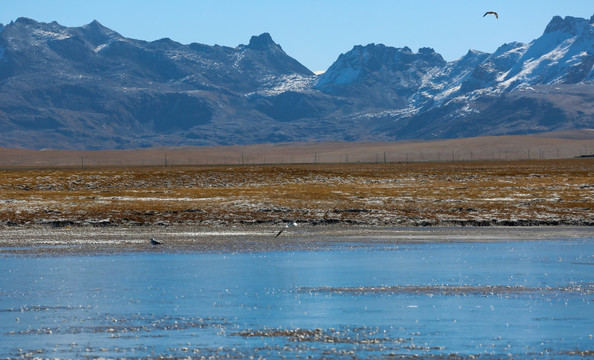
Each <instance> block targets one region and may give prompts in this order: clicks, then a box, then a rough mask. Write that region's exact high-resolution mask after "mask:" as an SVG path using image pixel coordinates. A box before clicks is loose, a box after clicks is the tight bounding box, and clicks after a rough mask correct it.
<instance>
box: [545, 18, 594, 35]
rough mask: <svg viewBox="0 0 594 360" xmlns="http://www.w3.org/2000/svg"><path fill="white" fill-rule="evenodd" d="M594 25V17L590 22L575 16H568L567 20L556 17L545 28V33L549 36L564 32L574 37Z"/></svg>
mask: <svg viewBox="0 0 594 360" xmlns="http://www.w3.org/2000/svg"><path fill="white" fill-rule="evenodd" d="M593 23H594V15H593V16H592V17H591V18H590V20H586V19H583V18H577V17H573V16H566V17H565V18H562V17H561V16H559V15H556V16H554V17H553V19H551V21H550V22H549V24H548V25H547V27H546V28H545V31H544V33H545V34H548V33H553V32H556V31H562V32H566V33H569V34H572V35H578V34H579V33H580V32H581V31H582V30H583V29H584V27H585V26H586V25H588V26H590V25H591V24H593Z"/></svg>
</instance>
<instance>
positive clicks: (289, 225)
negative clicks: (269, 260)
mask: <svg viewBox="0 0 594 360" xmlns="http://www.w3.org/2000/svg"><path fill="white" fill-rule="evenodd" d="M291 226H297V223H296V222H292V223H290V224H287V225H285V227H284V228H282V229H281V230H280V231H279V232H278V233H277V234H276V235H275V236H274V237H275V238H277V237H278V236H279V235H280V234H282V232H283V231H285V230H286V229H288V228H290V227H291Z"/></svg>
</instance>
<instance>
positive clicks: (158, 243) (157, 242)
mask: <svg viewBox="0 0 594 360" xmlns="http://www.w3.org/2000/svg"><path fill="white" fill-rule="evenodd" d="M151 244H152V245H162V244H163V242H162V241H160V240H156V239H153V238H151Z"/></svg>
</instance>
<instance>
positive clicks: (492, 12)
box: [483, 11, 499, 19]
mask: <svg viewBox="0 0 594 360" xmlns="http://www.w3.org/2000/svg"><path fill="white" fill-rule="evenodd" d="M489 14H493V15H495V17H496V18H497V19H499V15H497V13H496V12H495V11H487V12H486V13H485V15H483V17H485V16H487V15H489Z"/></svg>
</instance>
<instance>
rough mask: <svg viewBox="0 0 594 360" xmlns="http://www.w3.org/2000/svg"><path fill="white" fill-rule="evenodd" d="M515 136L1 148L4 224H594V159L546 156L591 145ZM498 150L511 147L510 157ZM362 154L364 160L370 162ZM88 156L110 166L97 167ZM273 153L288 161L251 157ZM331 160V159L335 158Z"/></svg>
mask: <svg viewBox="0 0 594 360" xmlns="http://www.w3.org/2000/svg"><path fill="white" fill-rule="evenodd" d="M514 138H515V139H514V141H513V143H514V144H515V145H513V146H514V147H512V143H511V142H507V143H506V142H505V141H508V140H509V139H508V140H506V139H503V138H488V139H484V138H482V139H466V140H464V141H462V140H458V141H457V142H453V141H445V142H431V143H405V144H403V143H397V144H389V143H383V144H345V143H338V144H313V145H312V144H309V145H308V144H284V145H260V146H252V147H228V148H220V147H219V148H203V149H196V148H192V149H169V150H167V152H166V154H167V166H165V161H163V164H161V166H155V165H154V164H150V166H149V165H146V162H147V161H148V159H149V158H150V157H146V156H147V155H150V156H153V157H157V158H159V159H158V160H155V161H156V162H157V164H158V163H159V162H160V161H161V159H160V155H162V154H163V151H165V150H163V149H159V150H155V149H151V150H122V151H106V152H61V151H54V150H52V151H36V152H32V151H31V152H30V151H23V150H7V149H5V150H2V151H0V153H1V154H2V156H3V159H4V166H5V167H4V168H2V169H0V225H1V226H16V225H19V226H29V225H41V226H54V227H69V226H119V225H125V226H147V225H153V226H159V225H160V226H169V225H175V224H185V225H199V226H229V225H257V224H278V223H287V222H289V221H297V222H298V223H303V224H310V225H321V224H340V225H371V226H432V225H434V226H493V225H495V226H500V225H503V226H518V225H594V179H593V177H592V174H593V173H594V159H593V158H564V159H556V158H555V159H551V158H549V157H556V156H557V155H558V154H566V152H569V151H570V148H571V149H574V150H573V151H574V152H578V153H577V155H578V156H579V155H580V154H579V151H582V152H585V151H588V150H587V149H588V147H590V146H592V148H594V144H593V143H592V140H575V139H574V140H563V139H547V138H531V139H530V141H528V140H527V139H526V138H525V137H519V138H518V137H514ZM541 141H542V142H541ZM495 142H498V143H500V144H502V145H501V146H499V147H498V146H496V144H495ZM473 144H474V145H473ZM390 146H392V147H390ZM522 146H524V147H529V148H530V149H531V150H530V152H533V153H534V154H541V156H533V157H531V159H530V160H528V159H527V158H526V159H513V160H510V158H511V157H512V154H513V157H519V155H520V154H521V153H522V152H524V150H522ZM539 146H540V147H539ZM256 148H257V149H258V150H257V151H256ZM421 148H423V149H425V155H424V156H425V157H424V158H423V159H421V157H420V156H419V158H418V159H414V160H412V159H411V158H412V155H411V154H413V153H416V151H418V149H421ZM512 148H515V149H519V150H518V151H519V152H512ZM273 149H274V150H273ZM279 149H280V151H278V150H279ZM427 149H429V150H427ZM461 149H463V151H465V152H466V154H468V156H467V159H466V160H464V161H461V160H460V159H459V158H457V157H456V154H458V153H459V152H461V151H462V150H461ZM498 149H499V150H503V151H504V152H506V151H507V157H508V159H507V160H505V159H501V158H500V151H499V150H498ZM537 149H540V150H539V151H540V152H539V151H537ZM556 149H559V151H558V152H557V150H556ZM580 149H581V150H580ZM446 150H448V151H449V152H450V154H452V153H453V154H454V157H455V158H454V160H453V161H452V160H451V159H447V157H445V155H444V157H443V158H440V159H439V160H440V161H436V160H437V159H430V157H429V154H431V153H433V154H438V153H439V152H441V153H443V154H446V153H447V151H446ZM209 151H212V152H209ZM215 151H218V153H219V156H222V157H221V158H219V159H221V160H223V159H225V157H224V156H231V155H230V154H234V156H233V158H234V159H235V161H228V162H227V164H219V165H206V164H203V165H196V164H193V165H191V166H190V165H187V164H183V161H182V160H183V159H184V157H187V156H190V154H195V156H201V158H200V159H207V158H209V156H213V157H214V155H213V154H215V153H216V152H215ZM398 151H404V153H408V161H406V159H405V161H401V160H402V159H401V160H398V161H397V160H396V158H397V155H396V154H402V153H401V152H398ZM494 151H497V156H494V155H493V154H494ZM178 152H179V153H178ZM197 152H198V153H200V154H199V155H196V154H197ZM306 152H310V155H307V156H308V157H310V158H311V161H310V163H308V164H305V163H298V162H305V161H303V160H301V158H298V156H306V155H304V154H305V153H306ZM221 153H224V154H226V155H221ZM384 153H386V155H385V156H386V157H385V158H384V155H383V154H384ZM470 153H473V155H472V156H473V157H476V158H480V156H479V154H487V153H490V154H491V158H488V159H482V160H477V159H476V158H472V159H471V158H470V156H469V155H470ZM525 153H526V155H528V154H527V152H525ZM544 153H546V154H547V156H544V155H543V154H544ZM7 154H13V155H14V154H17V155H14V156H13V155H10V156H12V160H14V159H17V158H19V156H22V158H21V159H22V161H21V162H19V165H18V166H16V164H14V163H13V164H6V158H5V156H9V155H7ZM39 154H42V156H44V158H42V159H41V160H40V157H39ZM139 154H140V155H139ZM209 154H210V155H209ZM312 154H313V155H312ZM332 154H333V155H332ZM340 154H343V155H342V161H339V160H338V159H339V155H340ZM347 154H349V156H348V160H349V162H348V163H347V162H346V160H347V159H346V155H347ZM363 154H368V155H366V156H367V158H365V161H363V160H364V159H363ZM551 154H552V155H551ZM238 155H239V157H240V158H239V160H237V158H238ZM242 155H243V165H241V163H242V162H241V156H242ZM549 155H550V156H549ZM573 155H576V154H573ZM357 156H361V158H360V159H358V158H357ZM400 156H401V155H400ZM81 157H82V162H81ZM95 157H96V159H102V161H104V162H105V165H102V164H99V163H96V164H93V163H92V161H91V159H95ZM273 157H277V158H282V159H285V160H287V159H288V160H290V159H292V160H293V161H292V163H291V161H289V163H287V162H285V161H278V162H277V163H274V164H268V163H266V162H265V161H262V163H260V164H253V163H252V161H249V159H265V158H270V159H272V158H273ZM333 157H334V159H336V161H330V160H331V159H333ZM77 158H78V161H79V163H76V161H75V160H76V159H77ZM541 158H542V159H541ZM85 159H86V160H87V161H86V162H85ZM115 159H119V162H117V161H114V160H115ZM246 159H248V161H246ZM153 160H154V159H153ZM162 160H164V159H162ZM384 160H385V161H384ZM128 162H129V163H130V164H132V165H130V164H128ZM143 162H144V164H145V165H144V166H143ZM214 162H216V161H214ZM221 162H224V161H221ZM254 162H255V160H254ZM316 162H317V163H316ZM108 163H109V166H108V165H107V164H108ZM124 163H125V164H124Z"/></svg>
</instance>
